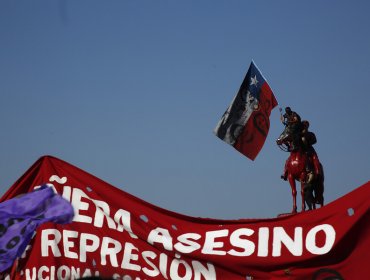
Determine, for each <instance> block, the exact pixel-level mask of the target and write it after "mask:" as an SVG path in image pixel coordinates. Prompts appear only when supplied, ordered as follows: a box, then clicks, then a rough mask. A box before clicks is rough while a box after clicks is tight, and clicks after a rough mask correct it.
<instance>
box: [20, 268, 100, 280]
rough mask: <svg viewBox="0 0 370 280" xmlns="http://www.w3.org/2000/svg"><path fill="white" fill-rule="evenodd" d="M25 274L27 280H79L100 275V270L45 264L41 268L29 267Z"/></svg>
mask: <svg viewBox="0 0 370 280" xmlns="http://www.w3.org/2000/svg"><path fill="white" fill-rule="evenodd" d="M81 272H83V273H81ZM21 274H22V271H21ZM25 276H26V277H25V278H26V280H57V279H58V280H77V279H80V278H81V277H89V276H99V271H94V272H92V271H91V269H88V268H87V269H85V270H83V271H82V270H81V268H79V267H74V266H71V267H69V266H66V265H62V266H60V267H55V266H51V267H49V266H46V265H43V266H41V267H40V268H36V267H32V269H29V268H27V269H26V270H25Z"/></svg>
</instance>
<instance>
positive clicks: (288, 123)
mask: <svg viewBox="0 0 370 280" xmlns="http://www.w3.org/2000/svg"><path fill="white" fill-rule="evenodd" d="M281 122H282V123H283V124H284V125H285V133H286V136H287V137H288V138H289V139H290V140H291V141H290V143H291V146H290V147H288V148H289V151H296V150H297V149H298V147H299V141H300V133H301V127H302V124H301V117H300V116H299V115H298V114H297V113H296V112H294V111H292V109H290V107H286V108H285V114H284V115H282V116H281Z"/></svg>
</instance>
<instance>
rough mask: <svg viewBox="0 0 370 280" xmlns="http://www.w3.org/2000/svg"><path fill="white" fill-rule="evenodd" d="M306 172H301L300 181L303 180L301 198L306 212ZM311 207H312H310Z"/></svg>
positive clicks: (303, 209)
mask: <svg viewBox="0 0 370 280" xmlns="http://www.w3.org/2000/svg"><path fill="white" fill-rule="evenodd" d="M306 177H307V175H306V173H305V172H302V173H301V177H300V178H299V179H300V180H299V181H300V182H301V199H302V212H304V211H305V210H306V203H305V202H306V200H305V192H304V187H305V184H306ZM310 208H311V207H310Z"/></svg>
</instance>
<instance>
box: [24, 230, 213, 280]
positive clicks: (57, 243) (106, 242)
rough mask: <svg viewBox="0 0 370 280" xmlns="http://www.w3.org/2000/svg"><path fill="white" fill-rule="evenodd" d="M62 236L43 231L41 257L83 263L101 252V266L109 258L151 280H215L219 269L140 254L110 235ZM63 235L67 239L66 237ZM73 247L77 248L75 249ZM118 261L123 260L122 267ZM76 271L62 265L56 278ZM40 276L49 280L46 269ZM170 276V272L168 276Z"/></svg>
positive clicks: (145, 252)
mask: <svg viewBox="0 0 370 280" xmlns="http://www.w3.org/2000/svg"><path fill="white" fill-rule="evenodd" d="M61 236H62V234H61V233H60V232H59V231H58V230H56V229H53V230H51V229H44V230H42V232H41V240H43V242H42V243H41V246H42V250H41V252H42V255H41V257H47V256H49V255H51V256H52V255H53V254H55V255H54V256H55V257H57V256H61V255H63V256H64V257H65V258H70V259H75V257H76V256H75V255H74V253H75V254H76V255H77V256H79V261H80V262H82V263H86V262H87V259H88V258H89V257H88V256H89V254H92V255H96V253H100V264H101V265H104V266H105V265H108V261H107V259H108V258H109V260H110V263H111V265H112V266H113V267H118V265H119V266H120V268H122V269H123V270H125V271H135V272H139V271H142V272H143V273H144V274H145V275H147V276H148V277H156V276H158V275H159V274H161V275H162V276H163V278H164V279H188V277H190V278H189V279H199V280H215V279H216V270H215V267H214V266H213V265H212V264H211V263H207V264H206V265H203V264H202V263H201V262H196V261H192V262H191V263H188V262H187V261H185V260H182V259H169V258H168V256H167V255H166V254H165V253H161V254H160V255H158V254H156V253H155V252H152V251H142V252H141V251H140V250H139V249H138V248H137V247H135V245H134V244H132V243H130V242H125V243H124V244H122V243H120V242H119V241H118V240H115V239H113V238H110V237H107V236H104V237H103V238H101V237H98V236H96V235H93V234H88V233H79V232H77V231H68V230H63V238H61ZM64 236H66V238H65V237H64ZM75 238H76V239H79V241H78V240H73V241H72V240H71V239H75ZM160 240H161V239H160ZM65 241H66V242H67V243H68V246H64V244H63V243H64V242H65ZM78 243H79V244H80V246H79V247H78V248H76V247H77V245H75V244H78ZM72 244H73V245H74V247H72ZM112 245H113V247H112ZM122 245H123V246H122ZM73 249H74V250H73ZM66 250H68V252H69V254H66ZM119 260H121V263H120V264H119ZM178 270H179V271H178ZM183 270H185V271H186V274H185V276H186V278H184V275H183V273H182V272H183ZM73 271H74V270H72V269H69V268H68V266H66V265H65V266H61V267H59V268H58V271H57V272H56V273H57V276H58V278H56V279H59V278H60V279H67V278H70V277H72V276H73V275H74V274H76V273H73ZM180 271H181V273H180ZM26 272H27V271H26ZM28 273H30V272H28ZM39 273H40V275H41V276H42V277H44V278H46V275H47V274H48V271H47V269H46V268H43V269H42V271H41V272H39ZM167 273H169V277H168V274H167ZM33 274H35V275H36V274H37V272H36V271H35V272H34V273H33ZM33 274H32V275H33ZM180 275H181V276H180ZM32 277H33V276H32ZM117 279H120V278H117ZM48 280H49V279H48ZM50 280H51V279H50Z"/></svg>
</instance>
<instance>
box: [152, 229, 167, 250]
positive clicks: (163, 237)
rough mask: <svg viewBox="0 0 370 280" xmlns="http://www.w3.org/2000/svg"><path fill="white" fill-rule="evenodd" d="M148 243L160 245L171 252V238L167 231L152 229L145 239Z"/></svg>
mask: <svg viewBox="0 0 370 280" xmlns="http://www.w3.org/2000/svg"><path fill="white" fill-rule="evenodd" d="M147 240H148V243H149V244H152V245H154V243H161V244H162V245H163V248H164V249H166V250H168V251H172V237H171V235H170V233H169V231H168V230H167V229H164V228H160V227H157V228H156V229H153V230H152V231H151V232H150V233H149V236H148V238H147Z"/></svg>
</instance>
